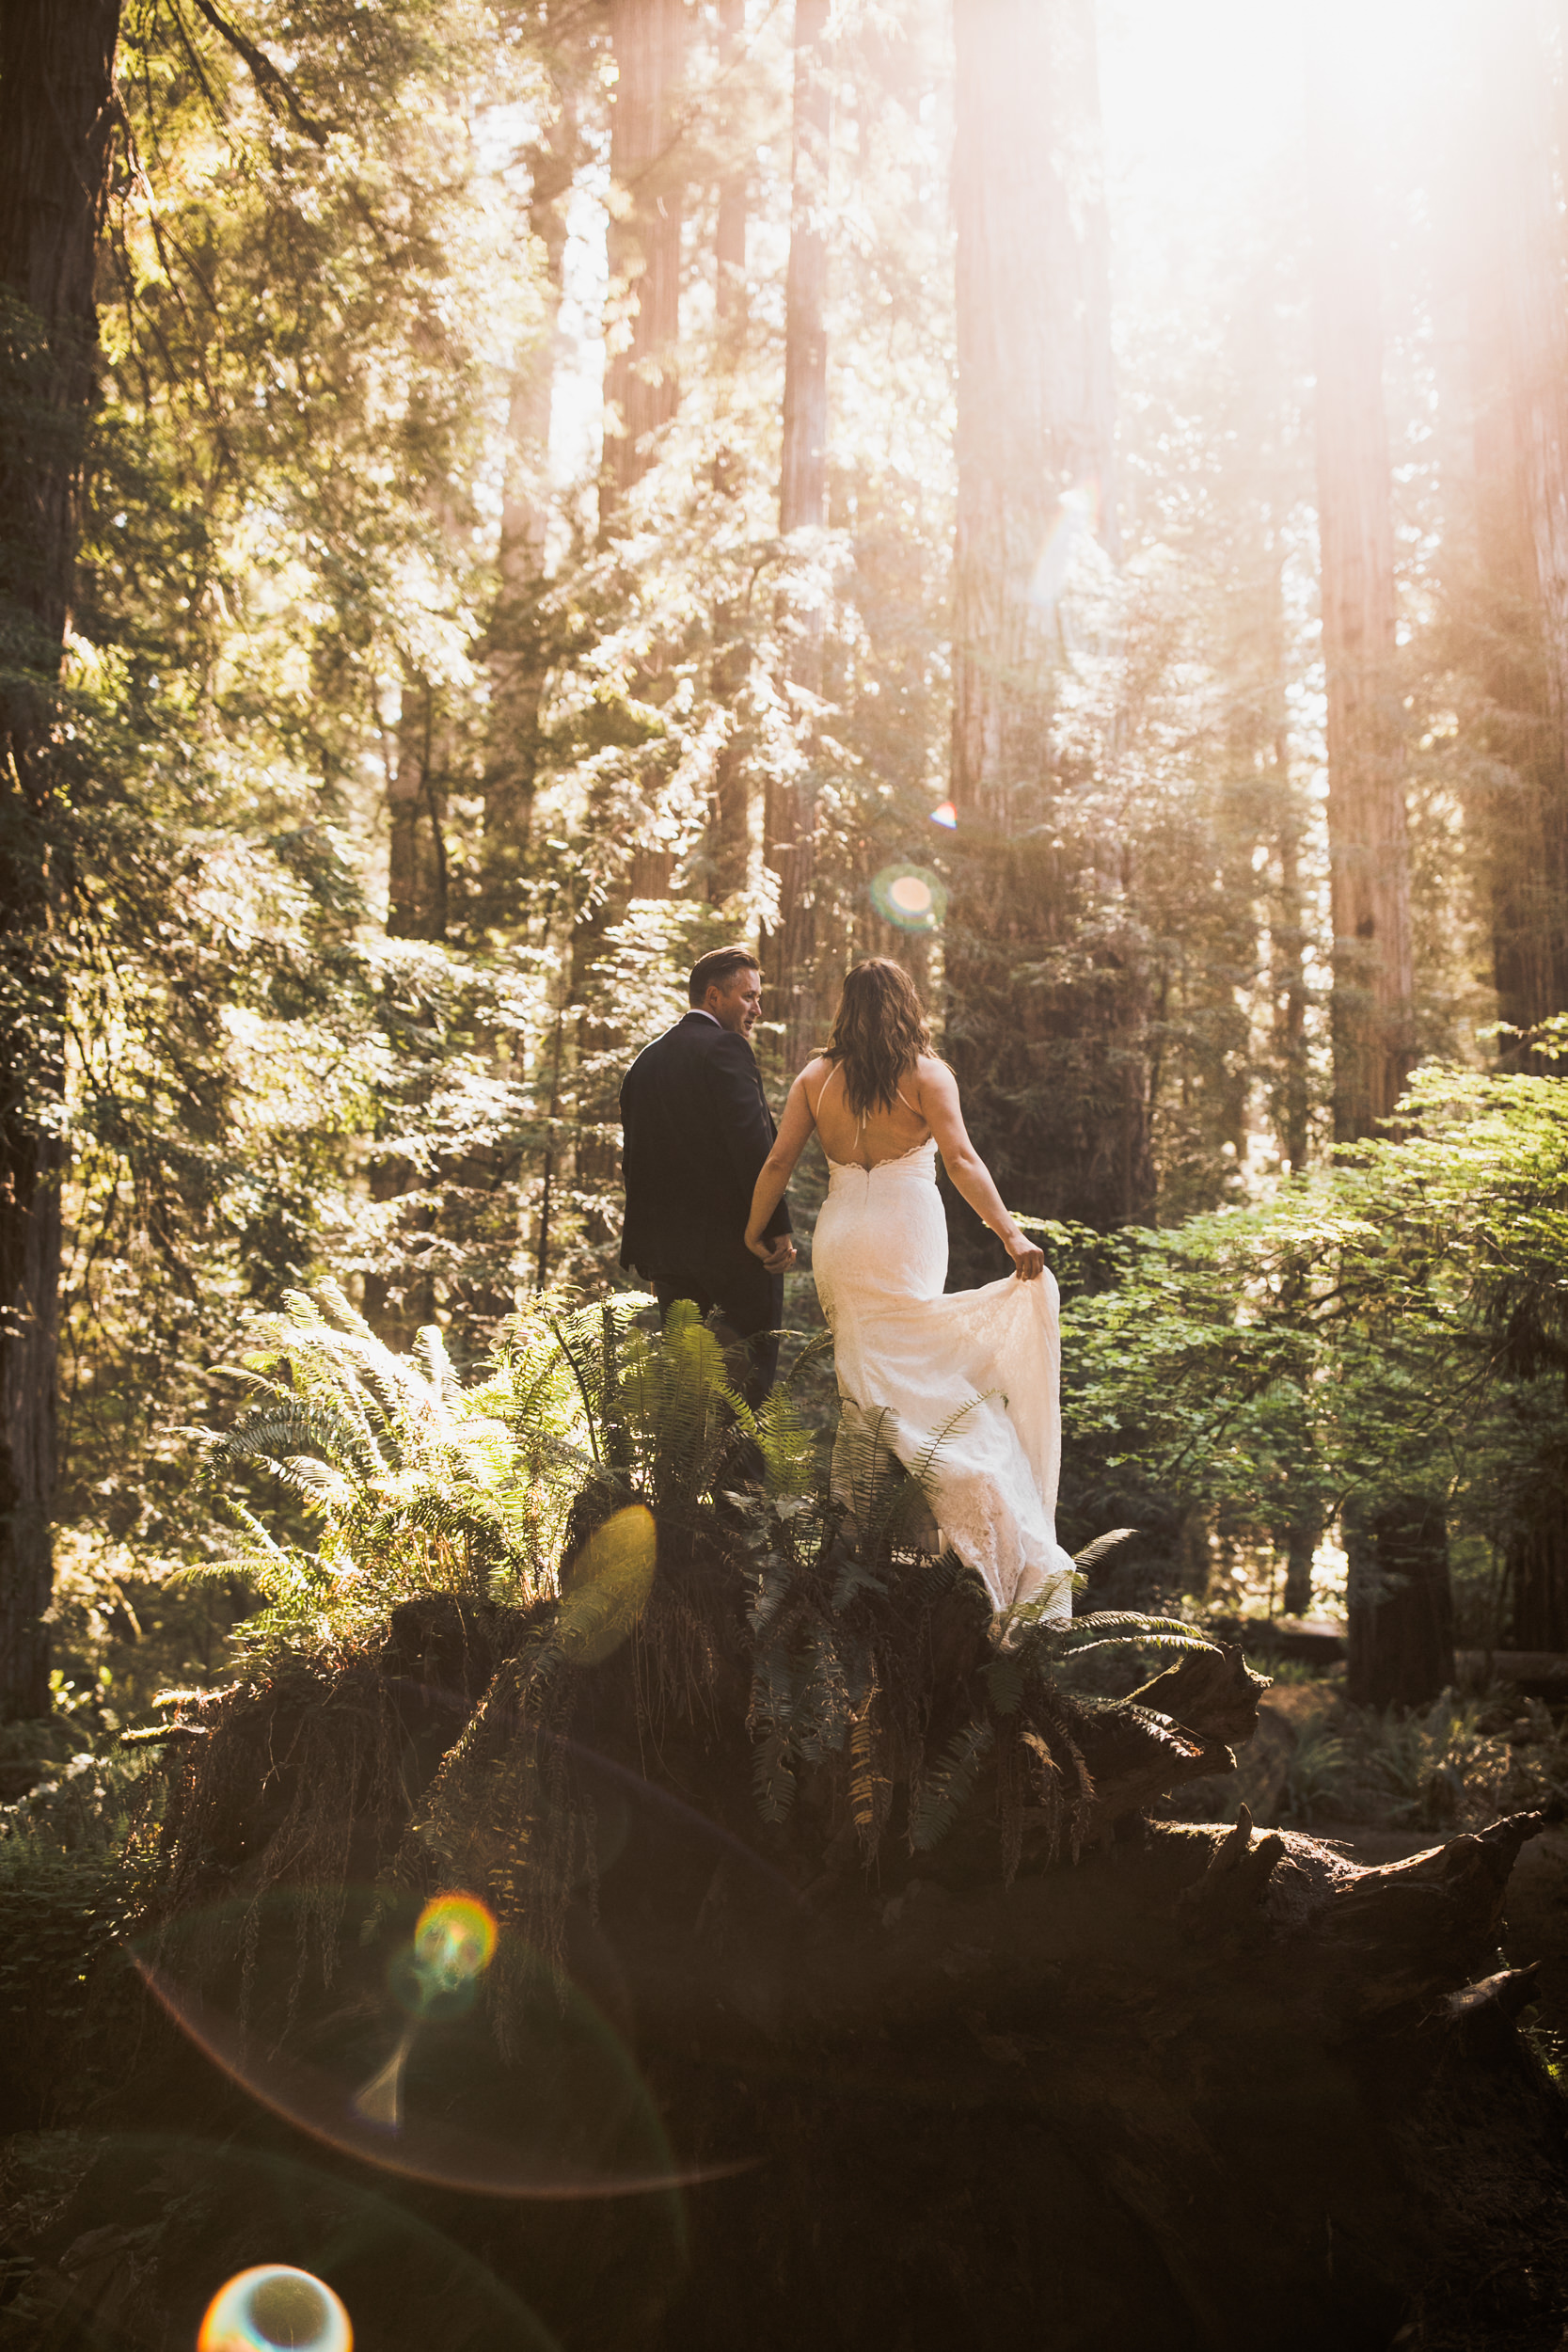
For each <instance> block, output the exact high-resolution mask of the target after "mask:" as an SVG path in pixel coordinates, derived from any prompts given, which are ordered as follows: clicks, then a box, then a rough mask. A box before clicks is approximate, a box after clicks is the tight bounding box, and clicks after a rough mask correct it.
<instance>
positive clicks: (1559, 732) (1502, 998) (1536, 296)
mask: <svg viewBox="0 0 1568 2352" xmlns="http://www.w3.org/2000/svg"><path fill="white" fill-rule="evenodd" d="M1482 38H1483V40H1484V42H1485V49H1484V53H1483V60H1482V68H1483V70H1482V74H1481V85H1480V93H1479V108H1478V119H1477V122H1476V136H1475V150H1476V152H1477V155H1478V158H1479V168H1478V169H1477V171H1476V172H1475V173H1474V175H1473V181H1472V184H1471V185H1470V186H1469V187H1468V188H1467V190H1466V195H1467V199H1468V201H1467V203H1466V207H1465V219H1464V232H1465V243H1466V246H1467V263H1468V272H1467V274H1468V278H1469V305H1468V308H1469V342H1470V364H1471V377H1472V393H1473V400H1474V430H1475V458H1476V523H1477V537H1478V543H1479V552H1480V557H1481V568H1482V572H1483V575H1484V578H1485V580H1486V586H1487V591H1488V602H1489V604H1490V606H1491V608H1492V610H1491V612H1489V614H1488V616H1487V617H1488V620H1489V622H1490V627H1489V628H1488V631H1487V648H1488V649H1487V657H1486V661H1485V676H1486V684H1487V687H1488V691H1489V696H1490V700H1491V703H1492V709H1493V716H1492V726H1491V732H1492V734H1493V738H1494V743H1493V749H1494V750H1495V752H1496V754H1497V756H1498V758H1499V760H1500V761H1501V762H1502V763H1504V764H1506V766H1507V767H1508V768H1509V769H1510V770H1511V771H1512V776H1511V780H1510V784H1509V787H1508V788H1506V789H1505V790H1504V791H1502V792H1499V793H1497V794H1496V795H1494V796H1493V797H1492V800H1491V803H1490V805H1489V807H1488V808H1487V811H1486V817H1487V834H1488V845H1487V846H1488V862H1489V865H1490V869H1491V883H1492V924H1493V942H1494V960H1495V974H1496V979H1497V1009H1498V1011H1499V1014H1500V1015H1501V1017H1502V1019H1503V1020H1504V1021H1505V1022H1507V1023H1509V1024H1510V1025H1512V1026H1513V1028H1515V1029H1518V1030H1522V1031H1528V1029H1530V1028H1531V1027H1533V1026H1534V1025H1535V1024H1536V1023H1537V1022H1539V1021H1542V1020H1544V1019H1545V1018H1546V1017H1547V1016H1548V1015H1549V1014H1551V1013H1553V1012H1560V1011H1561V1010H1562V1009H1564V1008H1565V1007H1568V389H1565V382H1564V377H1565V372H1568V325H1565V322H1564V314H1563V305H1564V296H1565V294H1568V273H1565V269H1564V257H1563V250H1562V231H1561V228H1560V219H1559V213H1558V206H1557V202H1556V198H1555V193H1554V170H1555V168H1556V167H1557V166H1558V163H1559V160H1560V159H1559V158H1558V157H1557V156H1555V155H1554V152H1553V135H1552V134H1553V126H1552V124H1551V121H1550V119H1549V116H1548V106H1549V103H1550V101H1549V76H1548V73H1547V71H1546V60H1545V56H1544V50H1543V44H1542V40H1541V27H1540V24H1539V19H1538V17H1537V14H1536V11H1535V10H1534V9H1533V8H1530V7H1528V6H1527V5H1524V4H1523V0H1504V4H1503V5H1499V7H1498V8H1496V9H1494V10H1489V11H1488V13H1487V15H1486V18H1485V20H1484V33H1483V36H1482ZM1505 1057H1507V1058H1511V1059H1513V1060H1515V1061H1518V1060H1523V1061H1525V1062H1527V1063H1528V1061H1529V1059H1530V1057H1529V1055H1528V1051H1526V1052H1523V1053H1520V1052H1518V1051H1514V1052H1513V1053H1508V1051H1507V1049H1505Z"/></svg>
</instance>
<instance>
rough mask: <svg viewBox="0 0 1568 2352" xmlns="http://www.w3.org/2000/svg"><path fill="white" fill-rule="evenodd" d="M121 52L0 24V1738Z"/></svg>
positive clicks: (74, 14)
mask: <svg viewBox="0 0 1568 2352" xmlns="http://www.w3.org/2000/svg"><path fill="white" fill-rule="evenodd" d="M118 41H119V0H6V6H5V7H4V8H0V119H3V120H4V123H5V132H4V135H3V136H0V402H3V404H4V408H3V413H0V640H3V642H4V644H5V648H6V651H5V659H4V662H3V664H0V796H3V800H4V810H3V815H0V971H3V973H4V977H5V983H6V996H7V999H8V1003H7V1010H6V1014H5V1022H4V1028H3V1031H0V1718H6V1717H15V1716H28V1715H42V1714H44V1713H46V1712H47V1711H48V1707H49V1635H48V1630H47V1628H46V1627H45V1625H44V1624H43V1622H42V1620H43V1614H44V1612H45V1611H46V1609H47V1608H48V1606H49V1597H50V1590H51V1586H52V1583H53V1577H54V1561H53V1547H52V1542H51V1534H50V1514H51V1511H52V1509H53V1505H54V1496H55V1474H56V1461H55V1449H56V1418H55V1364H56V1355H57V1346H58V1329H59V1279H60V1176H61V1164H62V1156H63V1154H62V1147H61V1143H60V1139H59V1113H60V1107H61V1098H62V1096H63V1091H64V1047H63V1038H64V1013H65V1007H64V1003H63V1001H62V998H63V988H64V980H63V976H62V975H61V974H60V972H59V969H58V959H57V953H56V941H57V932H58V921H59V914H60V911H61V907H62V902H63V897H64V890H65V879H66V878H65V872H64V862H65V858H66V854H67V852H66V848H65V844H64V842H63V840H62V838H61V828H60V818H61V816H62V814H63V809H62V803H63V799H64V794H65V786H64V784H63V782H62V779H61V777H60V774H59V772H58V770H57V765H56V762H57V756H58V755H57V751H56V747H55V741H54V715H55V696H56V693H57V691H58V685H59V672H60V660H61V655H62V653H63V650H64V645H65V636H66V630H67V627H68V624H69V616H70V611H71V587H72V575H73V570H74V565H75V559H76V540H77V518H78V503H79V494H80V489H81V482H82V468H83V461H84V445H85V436H86V429H87V421H88V419H89V417H90V415H91V411H92V405H93V400H94V395H95V390H96V383H97V373H96V368H97V353H98V320H97V312H96V310H95V308H94V303H93V270H94V264H95V261H96V257H97V249H98V236H99V230H100V229H101V228H102V225H103V206H104V202H105V199H106V195H107V190H108V173H109V156H110V146H111V140H112V135H113V124H114V115H113V113H112V106H113V99H114V61H115V50H116V46H117V43H118Z"/></svg>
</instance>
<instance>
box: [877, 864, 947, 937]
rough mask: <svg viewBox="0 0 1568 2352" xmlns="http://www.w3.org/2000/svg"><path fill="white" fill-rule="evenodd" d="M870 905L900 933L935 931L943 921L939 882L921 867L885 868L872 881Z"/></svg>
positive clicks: (944, 901) (942, 891) (942, 892)
mask: <svg viewBox="0 0 1568 2352" xmlns="http://www.w3.org/2000/svg"><path fill="white" fill-rule="evenodd" d="M871 901H872V904H873V905H874V906H875V908H876V909H877V912H878V914H879V915H881V917H882V918H883V920H884V922H888V923H892V924H893V925H895V928H896V929H897V930H901V931H937V930H941V929H942V924H943V922H944V921H945V920H946V915H947V892H946V890H945V888H944V887H943V885H942V878H941V876H940V875H937V874H933V873H931V872H929V871H928V870H927V867H926V866H883V868H882V870H881V872H880V873H879V874H878V875H877V876H876V877H875V878H874V879H873V881H872V884H871Z"/></svg>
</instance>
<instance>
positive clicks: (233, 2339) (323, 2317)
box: [197, 2263, 354, 2352]
mask: <svg viewBox="0 0 1568 2352" xmlns="http://www.w3.org/2000/svg"><path fill="white" fill-rule="evenodd" d="M353 2344H354V2329H353V2328H351V2327H350V2325H349V2317H348V2313H347V2312H345V2311H344V2309H343V2307H342V2305H341V2303H340V2302H339V2300H338V2297H337V2296H335V2295H334V2294H333V2292H332V2289H331V2288H330V2287H329V2286H327V2285H326V2284H325V2282H324V2281H323V2280H320V2279H315V2278H312V2277H311V2275H310V2273H309V2271H308V2270H293V2269H291V2268H290V2266H289V2265H288V2264H287V2263H261V2264H260V2265H258V2266H257V2267H256V2268H255V2269H254V2270H242V2271H241V2272H240V2273H239V2274H238V2276H237V2277H235V2278H232V2279H230V2281H229V2283H228V2285H227V2286H224V2287H220V2288H219V2289H218V2292H217V2293H216V2295H214V2297H213V2299H212V2301H211V2302H210V2303H209V2304H208V2306H207V2310H206V2314H205V2316H204V2317H203V2319H202V2322H201V2333H200V2335H199V2336H198V2338H197V2352H285V2347H286V2352H353Z"/></svg>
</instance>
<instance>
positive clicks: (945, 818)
mask: <svg viewBox="0 0 1568 2352" xmlns="http://www.w3.org/2000/svg"><path fill="white" fill-rule="evenodd" d="M931 822H932V824H933V825H942V826H944V827H945V828H946V830H947V831H948V832H949V833H952V832H953V831H954V830H955V829H956V827H957V825H958V810H957V809H956V808H955V807H954V805H953V803H952V802H951V801H940V802H939V803H937V805H936V807H935V808H934V809H932V811H931Z"/></svg>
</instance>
